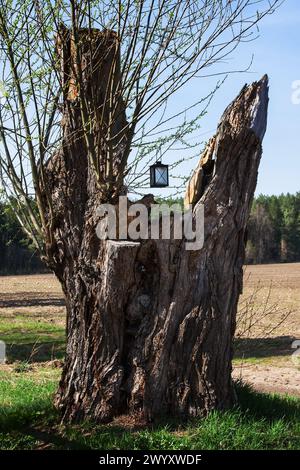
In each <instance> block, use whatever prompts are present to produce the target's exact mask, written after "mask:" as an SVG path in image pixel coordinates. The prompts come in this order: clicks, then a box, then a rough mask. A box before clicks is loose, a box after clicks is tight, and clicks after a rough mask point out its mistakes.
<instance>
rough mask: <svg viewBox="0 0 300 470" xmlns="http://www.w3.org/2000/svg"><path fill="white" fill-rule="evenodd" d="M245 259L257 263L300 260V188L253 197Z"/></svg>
mask: <svg viewBox="0 0 300 470" xmlns="http://www.w3.org/2000/svg"><path fill="white" fill-rule="evenodd" d="M246 259H247V263H255V264H259V263H271V262H294V261H300V192H298V193H296V194H294V195H293V194H282V195H280V196H259V197H257V198H256V199H255V200H254V201H253V205H252V210H251V216H250V219H249V223H248V242H247V248H246Z"/></svg>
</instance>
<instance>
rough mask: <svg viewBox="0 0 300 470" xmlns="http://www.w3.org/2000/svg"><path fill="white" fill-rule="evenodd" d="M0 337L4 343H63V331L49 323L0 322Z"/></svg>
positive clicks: (31, 321) (27, 321)
mask: <svg viewBox="0 0 300 470" xmlns="http://www.w3.org/2000/svg"><path fill="white" fill-rule="evenodd" d="M0 337H1V339H2V341H5V342H6V343H18V344H24V343H31V342H36V341H39V342H43V343H44V342H49V341H53V340H55V341H64V340H65V329H64V328H63V327H61V326H59V325H54V324H52V323H49V322H42V321H39V322H38V321H36V320H34V321H33V320H28V319H25V318H20V319H15V318H14V320H13V321H12V320H10V321H7V320H6V321H0Z"/></svg>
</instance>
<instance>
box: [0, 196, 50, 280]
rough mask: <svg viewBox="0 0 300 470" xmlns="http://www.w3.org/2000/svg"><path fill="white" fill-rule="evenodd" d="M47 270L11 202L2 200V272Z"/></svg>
mask: <svg viewBox="0 0 300 470" xmlns="http://www.w3.org/2000/svg"><path fill="white" fill-rule="evenodd" d="M45 270H46V269H45V266H44V265H43V263H42V262H41V260H40V258H39V256H38V254H37V252H36V250H35V249H34V247H33V245H32V244H31V242H30V240H28V238H27V237H26V236H25V235H24V233H23V231H22V229H21V227H20V224H19V222H18V220H17V218H16V216H15V212H14V210H13V208H12V206H11V204H9V203H5V202H3V201H1V200H0V274H1V275H4V274H30V273H38V272H44V271H45Z"/></svg>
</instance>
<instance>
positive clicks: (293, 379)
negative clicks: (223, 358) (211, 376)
mask: <svg viewBox="0 0 300 470" xmlns="http://www.w3.org/2000/svg"><path fill="white" fill-rule="evenodd" d="M233 377H234V378H235V379H240V378H241V379H242V380H243V381H244V382H246V383H249V384H250V385H252V386H253V388H254V389H255V390H257V391H259V392H267V393H281V394H288V395H293V396H298V397H300V369H297V368H296V367H293V365H291V366H290V367H276V366H273V365H271V366H265V365H261V364H244V365H242V366H240V365H239V366H236V367H235V368H234V371H233Z"/></svg>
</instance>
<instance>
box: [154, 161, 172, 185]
mask: <svg viewBox="0 0 300 470" xmlns="http://www.w3.org/2000/svg"><path fill="white" fill-rule="evenodd" d="M157 174H159V178H157ZM167 186H169V165H164V164H163V163H161V161H157V162H156V163H154V165H151V166H150V187H151V188H166V187H167Z"/></svg>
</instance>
